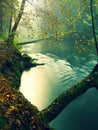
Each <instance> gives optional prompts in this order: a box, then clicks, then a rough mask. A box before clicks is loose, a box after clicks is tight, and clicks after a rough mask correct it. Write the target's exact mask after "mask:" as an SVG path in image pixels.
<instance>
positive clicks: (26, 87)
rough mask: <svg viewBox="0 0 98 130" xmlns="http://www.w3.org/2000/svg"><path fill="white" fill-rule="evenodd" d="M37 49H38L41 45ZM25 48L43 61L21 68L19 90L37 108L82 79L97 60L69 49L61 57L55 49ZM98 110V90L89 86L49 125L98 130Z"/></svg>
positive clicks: (58, 128) (59, 129)
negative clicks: (26, 68) (31, 66)
mask: <svg viewBox="0 0 98 130" xmlns="http://www.w3.org/2000/svg"><path fill="white" fill-rule="evenodd" d="M32 46H34V45H32ZM35 48H36V45H35ZM24 49H25V48H24ZM37 49H38V50H40V46H38V48H37ZM48 49H49V48H48ZM25 52H26V53H27V54H28V55H29V56H31V57H32V58H34V59H37V60H36V62H37V63H44V65H40V66H37V67H34V68H31V69H30V70H29V71H24V72H23V75H22V77H21V86H20V91H21V92H22V93H23V94H24V95H25V97H26V98H27V99H28V100H29V101H30V102H31V103H32V104H34V105H36V106H37V107H38V108H39V110H42V109H44V108H46V107H47V106H48V105H49V104H50V103H51V102H52V101H53V100H54V99H55V98H56V97H58V96H59V95H60V94H61V93H62V92H64V91H65V90H67V89H68V88H70V87H71V86H73V85H75V84H76V83H77V82H79V81H81V80H82V79H84V78H85V77H86V76H87V75H88V74H89V73H90V72H91V71H92V69H93V67H94V66H95V65H96V63H97V58H96V56H95V55H94V54H90V55H89V56H83V55H79V54H78V55H77V54H76V53H73V54H71V53H70V54H69V55H66V56H63V57H62V56H61V55H60V54H61V53H59V54H58V53H57V52H56V53H54V54H53V53H51V52H48V51H47V53H46V52H45V53H43V54H42V52H41V51H39V52H40V53H38V52H36V51H34V48H31V46H27V47H26V49H25ZM32 52H33V53H32ZM97 110H98V94H97V90H96V89H95V88H91V89H89V90H88V91H87V92H86V93H85V94H82V95H81V96H79V97H78V98H77V99H76V100H74V101H73V102H72V103H70V104H69V105H68V107H66V108H65V109H64V110H63V112H61V114H59V116H58V117H57V118H56V119H55V120H53V121H52V122H51V123H50V125H51V126H52V127H54V128H55V129H56V130H98V124H97V120H98V112H97Z"/></svg>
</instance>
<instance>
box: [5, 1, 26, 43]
mask: <svg viewBox="0 0 98 130" xmlns="http://www.w3.org/2000/svg"><path fill="white" fill-rule="evenodd" d="M25 3H26V0H22V3H21V7H20V11H19V14H18V16H17V18H16V21H15V24H14V26H13V28H12V30H11V32H10V34H9V37H8V40H7V43H8V44H11V43H13V41H14V37H15V32H16V30H17V27H18V25H19V22H20V20H21V18H22V15H23V11H24V7H25Z"/></svg>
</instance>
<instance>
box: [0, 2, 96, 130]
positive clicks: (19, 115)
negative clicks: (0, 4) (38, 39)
mask: <svg viewBox="0 0 98 130" xmlns="http://www.w3.org/2000/svg"><path fill="white" fill-rule="evenodd" d="M46 2H47V3H48V4H49V3H50V4H51V1H46ZM53 2H54V3H55V4H52V5H53V7H52V8H50V6H48V8H49V9H48V10H47V8H46V7H45V8H44V10H43V9H41V8H40V9H38V10H37V11H38V12H37V13H38V14H39V11H40V10H41V14H40V17H41V20H40V22H42V23H43V24H41V25H40V28H41V32H42V37H43V36H44V34H45V36H44V37H46V38H47V36H50V35H52V36H53V37H54V38H55V39H57V40H58V41H61V40H62V38H64V37H65V36H68V35H69V34H70V35H71V36H72V37H74V38H76V37H79V38H78V39H77V40H76V41H75V43H76V46H78V44H79V42H81V41H80V36H81V32H78V33H77V28H78V26H77V24H80V23H81V20H82V18H83V14H85V13H84V12H83V14H82V11H81V8H80V7H81V1H79V2H78V1H76V3H73V2H72V1H71V0H70V1H67V0H66V2H67V4H66V7H69V5H70V6H71V7H72V6H75V7H76V8H77V10H76V11H75V12H74V14H75V15H76V17H75V15H74V16H72V9H71V8H70V9H69V8H65V1H64V0H60V1H59V2H60V5H58V6H59V9H60V12H59V14H58V15H57V10H55V13H53V12H52V11H53V10H54V7H55V6H56V7H57V2H58V1H57V2H55V1H53ZM82 2H83V3H82V7H83V9H85V10H87V13H86V16H85V17H89V18H90V20H91V18H92V21H91V23H92V24H90V26H92V29H93V33H92V34H93V36H94V40H95V43H96V49H97V39H96V30H95V26H94V16H93V10H92V1H90V3H89V2H88V0H86V1H84V0H82ZM86 2H87V3H89V5H90V6H89V7H90V8H91V16H90V14H89V13H88V11H89V9H90V8H87V5H88V4H87V3H86ZM25 3H26V0H22V3H21V7H20V9H19V13H18V15H17V17H16V20H15V23H14V26H13V27H12V29H11V31H10V34H9V37H8V41H7V43H8V44H7V46H5V47H6V54H5V56H6V55H7V54H8V52H10V51H11V50H13V51H12V52H11V54H10V55H9V59H6V57H5V58H4V57H3V58H2V55H0V61H3V62H2V63H0V85H1V86H0V93H1V95H2V98H0V117H3V118H4V119H6V120H7V123H8V125H7V126H5V127H4V129H10V128H11V129H16V130H19V129H20V130H25V129H28V130H34V129H35V130H49V129H51V128H49V126H48V123H49V122H51V121H52V120H53V119H54V118H56V117H57V116H58V114H59V113H60V112H61V111H62V110H63V109H64V108H65V107H66V106H67V105H68V104H69V103H70V102H72V101H73V100H74V99H75V98H77V97H78V96H80V95H81V94H82V93H84V92H85V91H87V90H88V89H89V88H91V87H96V89H98V64H97V65H96V66H95V67H94V69H93V71H92V72H91V74H89V75H88V76H87V77H86V78H85V79H84V80H83V81H81V82H80V83H78V84H76V85H75V86H73V87H71V88H70V89H68V90H67V91H66V92H64V93H63V94H61V95H60V96H59V97H57V99H55V100H54V101H53V103H52V104H50V105H49V106H48V107H47V108H46V109H44V110H42V111H39V110H38V109H37V108H36V107H35V106H33V105H32V104H30V103H29V101H28V100H27V99H26V98H25V97H24V96H23V95H22V94H21V93H20V92H19V91H18V90H17V89H14V88H13V85H12V84H11V82H12V80H14V79H13V73H14V75H15V74H16V69H15V68H13V67H15V66H16V65H17V66H18V65H19V66H20V67H17V70H18V71H20V72H21V71H22V70H23V68H24V67H23V68H22V65H23V64H24V62H23V57H22V56H21V54H20V53H19V52H17V50H16V49H15V47H12V46H10V44H12V43H13V40H14V37H15V32H16V30H17V27H18V25H19V22H20V20H21V18H22V15H23V11H24V7H25ZM47 3H46V4H47ZM97 4H98V2H97ZM95 5H96V4H95ZM66 12H67V14H66ZM43 14H44V15H43ZM47 14H48V15H47ZM61 14H62V17H63V16H64V19H63V20H62V21H60V20H61V19H60V16H61ZM89 18H87V21H88V20H89ZM47 19H48V22H49V23H48V22H47ZM70 21H71V22H70ZM87 21H85V20H84V21H82V22H84V23H85V24H88V23H87ZM78 22H79V23H78ZM43 25H45V27H44V26H43ZM66 25H68V26H66ZM92 34H89V35H90V36H92ZM81 37H82V38H84V42H86V43H88V44H89V43H90V42H91V41H90V40H91V39H90V40H89V39H88V40H87V37H84V35H83V36H81ZM94 40H93V42H94ZM1 49H2V46H1ZM21 61H22V63H21ZM4 65H5V66H7V65H8V66H10V65H11V67H12V68H10V67H9V68H8V69H5V68H4V67H5V66H4ZM20 68H21V69H20ZM12 70H13V71H12ZM6 74H7V76H6ZM8 74H11V80H10V79H9V76H8ZM10 92H11V93H10Z"/></svg>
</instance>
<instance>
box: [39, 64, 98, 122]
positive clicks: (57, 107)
mask: <svg viewBox="0 0 98 130" xmlns="http://www.w3.org/2000/svg"><path fill="white" fill-rule="evenodd" d="M91 87H98V65H96V66H95V68H94V71H93V72H92V73H91V74H90V75H88V76H87V77H86V78H85V79H84V80H83V81H81V82H80V83H78V84H77V85H75V86H73V87H72V88H70V89H68V90H67V91H66V92H64V93H63V94H62V95H60V96H59V97H58V98H57V99H55V100H54V101H53V102H52V104H51V105H49V106H48V107H47V108H46V109H44V110H42V111H41V113H42V116H43V118H44V119H45V120H47V122H48V123H49V122H51V121H52V120H53V119H54V118H56V117H57V116H58V115H59V114H60V112H62V110H63V109H64V108H65V107H66V106H67V105H68V104H69V103H70V102H72V101H73V100H74V99H76V98H77V97H78V96H80V95H81V94H83V93H84V92H86V91H87V90H88V89H89V88H91Z"/></svg>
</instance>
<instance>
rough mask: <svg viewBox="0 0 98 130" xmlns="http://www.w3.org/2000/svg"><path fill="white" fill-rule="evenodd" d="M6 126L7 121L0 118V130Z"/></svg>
mask: <svg viewBox="0 0 98 130" xmlns="http://www.w3.org/2000/svg"><path fill="white" fill-rule="evenodd" d="M6 124H7V121H6V120H5V119H3V118H2V117H0V129H3V128H4V127H5V126H6Z"/></svg>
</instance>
